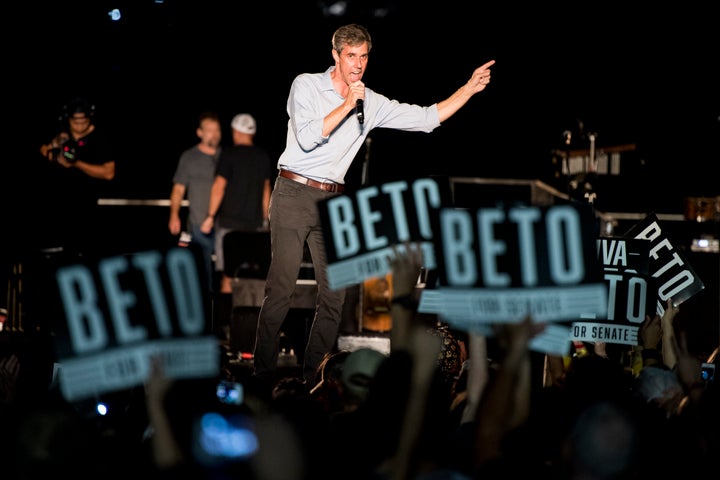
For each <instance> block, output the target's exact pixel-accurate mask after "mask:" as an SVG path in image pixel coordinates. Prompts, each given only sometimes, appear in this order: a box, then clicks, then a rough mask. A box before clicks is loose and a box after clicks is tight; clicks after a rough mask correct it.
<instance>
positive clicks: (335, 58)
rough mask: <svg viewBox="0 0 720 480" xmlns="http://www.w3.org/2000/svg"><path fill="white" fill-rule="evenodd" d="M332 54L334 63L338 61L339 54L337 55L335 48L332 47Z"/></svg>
mask: <svg viewBox="0 0 720 480" xmlns="http://www.w3.org/2000/svg"><path fill="white" fill-rule="evenodd" d="M332 56H333V59H334V60H335V63H337V62H339V61H340V55H338V52H337V50H335V49H334V48H333V49H332Z"/></svg>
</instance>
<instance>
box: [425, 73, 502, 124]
mask: <svg viewBox="0 0 720 480" xmlns="http://www.w3.org/2000/svg"><path fill="white" fill-rule="evenodd" d="M494 64H495V60H490V61H489V62H487V63H485V64H484V65H483V66H481V67H478V68H476V69H475V71H474V72H473V74H472V76H471V77H470V80H468V81H467V83H466V84H465V85H463V86H462V87H460V88H459V89H458V90H457V91H456V92H455V93H453V94H452V95H450V96H449V97H448V98H446V99H445V100H443V101H442V102H439V103H438V104H437V107H438V116H439V118H440V122H441V123H442V122H444V121H445V120H447V119H448V118H450V117H452V116H453V115H454V114H455V112H457V111H458V110H460V109H461V108H462V107H463V106H464V105H465V104H466V103H467V102H468V100H470V98H471V97H472V96H473V95H475V94H476V93H478V92H482V91H483V90H485V87H487V85H488V84H489V83H490V67H492V66H493V65H494Z"/></svg>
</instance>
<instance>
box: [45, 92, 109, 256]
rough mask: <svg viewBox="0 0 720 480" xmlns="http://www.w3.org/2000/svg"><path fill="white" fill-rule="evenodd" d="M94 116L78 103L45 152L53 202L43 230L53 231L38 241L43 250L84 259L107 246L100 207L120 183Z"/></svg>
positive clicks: (63, 118) (47, 184) (67, 113)
mask: <svg viewBox="0 0 720 480" xmlns="http://www.w3.org/2000/svg"><path fill="white" fill-rule="evenodd" d="M94 110H95V106H94V105H93V104H92V103H90V102H89V101H88V100H86V99H84V98H75V99H73V100H72V101H70V102H69V103H68V104H66V105H65V107H64V108H63V114H62V116H61V117H60V120H61V122H62V125H61V132H60V133H58V134H57V135H55V136H54V137H53V138H52V140H51V141H50V142H49V143H47V144H43V145H41V146H40V154H41V155H42V156H43V157H45V158H46V159H47V160H48V162H46V165H47V168H46V177H45V184H44V188H45V191H46V193H48V194H49V198H50V199H51V201H50V202H48V209H47V210H46V211H45V213H46V214H47V221H46V222H43V224H42V225H41V228H43V229H47V231H43V232H42V233H41V235H38V240H39V241H40V243H41V245H40V246H41V248H61V249H62V251H64V252H68V253H70V254H83V253H91V252H90V250H91V249H97V248H98V247H99V246H100V245H101V244H102V243H101V242H98V239H99V237H98V233H99V232H100V231H101V230H102V225H101V224H100V223H99V220H101V217H100V216H98V206H97V201H98V198H101V197H102V196H103V195H106V194H107V193H108V190H109V189H110V187H111V182H110V181H111V180H113V179H114V178H115V157H114V152H113V150H112V147H111V144H110V141H109V139H108V137H106V136H105V135H104V134H103V133H102V132H101V131H100V130H98V129H96V125H95V123H94V119H93V116H94Z"/></svg>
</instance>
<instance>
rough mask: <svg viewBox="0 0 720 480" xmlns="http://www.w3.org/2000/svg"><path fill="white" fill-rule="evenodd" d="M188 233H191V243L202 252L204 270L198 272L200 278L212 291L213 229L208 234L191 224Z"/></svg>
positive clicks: (213, 268)
mask: <svg viewBox="0 0 720 480" xmlns="http://www.w3.org/2000/svg"><path fill="white" fill-rule="evenodd" d="M190 235H192V243H194V244H195V245H196V246H197V247H198V248H199V249H200V252H201V253H202V259H203V266H204V268H205V272H200V278H202V279H204V280H205V281H206V282H207V283H206V285H207V288H208V292H212V291H213V283H214V282H213V279H214V271H215V267H214V266H213V253H214V252H215V233H214V230H213V232H211V233H210V234H205V233H202V232H201V231H200V227H199V226H198V225H193V226H191V227H190Z"/></svg>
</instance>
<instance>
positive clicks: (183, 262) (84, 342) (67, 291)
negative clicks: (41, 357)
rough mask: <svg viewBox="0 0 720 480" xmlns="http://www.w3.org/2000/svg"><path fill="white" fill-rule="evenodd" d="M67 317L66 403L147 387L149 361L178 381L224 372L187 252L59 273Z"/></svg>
mask: <svg viewBox="0 0 720 480" xmlns="http://www.w3.org/2000/svg"><path fill="white" fill-rule="evenodd" d="M55 279H56V282H57V295H58V301H59V303H60V304H61V306H62V310H63V312H64V320H65V321H64V322H59V325H58V327H57V332H56V350H57V354H58V360H59V363H60V377H59V380H60V388H61V390H62V392H63V395H64V396H65V398H66V399H67V400H70V401H72V400H77V399H81V398H84V397H88V396H92V395H95V394H99V393H103V392H108V391H113V390H119V389H123V388H128V387H132V386H135V385H141V384H142V383H143V382H144V381H145V380H146V379H147V376H148V374H149V372H150V358H151V356H153V355H159V356H161V357H162V359H163V367H164V370H165V373H166V374H167V375H168V376H170V377H174V378H179V377H205V376H207V377H209V376H213V375H216V374H217V373H218V371H219V350H218V348H219V346H218V342H217V340H216V338H215V337H214V336H213V335H211V334H209V332H208V328H207V323H206V312H207V308H206V303H205V300H204V297H203V293H202V288H201V287H200V285H201V283H200V280H199V275H198V267H197V263H196V258H195V255H194V254H193V253H192V252H191V250H189V249H187V248H174V249H171V250H169V251H166V252H161V251H147V252H140V253H136V254H133V255H130V256H114V257H108V258H103V259H101V260H99V261H98V262H97V263H96V264H93V265H90V264H73V265H66V266H63V267H60V268H58V269H57V270H56V272H55Z"/></svg>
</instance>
